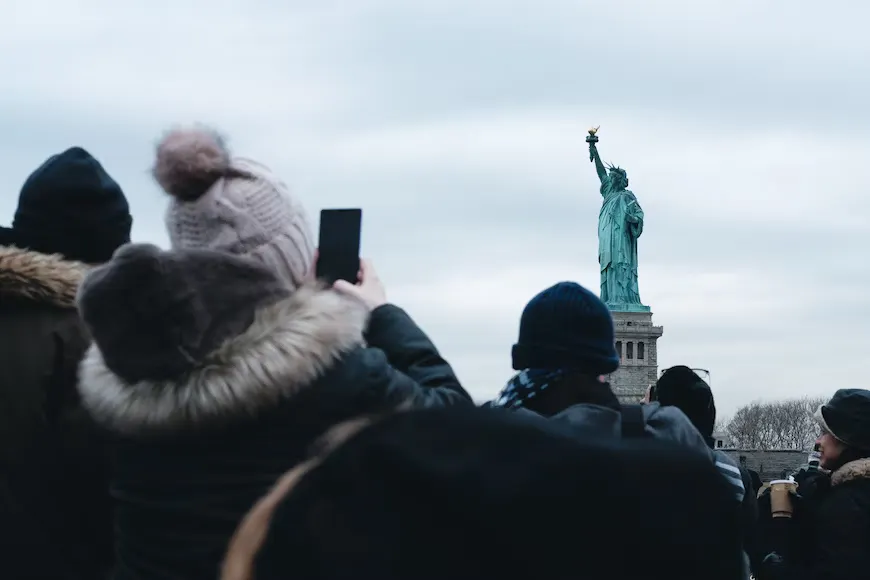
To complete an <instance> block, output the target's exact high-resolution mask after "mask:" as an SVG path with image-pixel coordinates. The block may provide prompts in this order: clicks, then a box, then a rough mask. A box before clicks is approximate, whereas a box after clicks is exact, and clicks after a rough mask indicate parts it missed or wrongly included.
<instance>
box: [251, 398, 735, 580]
mask: <svg viewBox="0 0 870 580" xmlns="http://www.w3.org/2000/svg"><path fill="white" fill-rule="evenodd" d="M602 474H606V477H602ZM626 534H628V535H630V536H631V537H632V538H634V539H635V540H636V541H632V542H631V548H630V550H631V557H626V556H625V545H624V544H622V543H620V542H618V541H615V539H618V538H621V537H625V536H626ZM740 553H741V546H740V534H739V528H738V514H737V512H736V511H735V510H734V507H733V496H732V495H731V492H730V490H729V489H728V485H727V483H726V482H725V480H724V478H723V477H722V476H721V475H720V474H719V472H718V471H717V470H716V468H715V467H714V466H713V464H712V463H711V462H710V459H709V457H708V456H706V455H705V454H700V453H698V452H696V451H694V450H690V449H687V448H684V447H681V446H677V445H673V444H670V443H668V442H661V441H653V440H632V441H620V442H608V441H603V440H594V439H586V440H578V439H577V438H576V437H573V436H571V434H569V433H568V432H566V431H565V430H563V427H562V426H561V424H558V423H554V422H552V421H547V420H545V419H543V418H541V417H536V416H527V415H520V414H517V413H511V412H506V411H503V410H500V409H474V408H470V409H459V408H456V407H453V408H449V409H441V410H426V411H410V412H405V413H398V414H396V415H394V416H390V417H388V418H386V419H384V420H382V421H381V422H379V423H376V424H374V425H373V426H372V427H369V428H367V429H365V430H363V431H362V432H361V433H359V434H358V435H356V436H355V437H353V438H351V439H350V440H349V441H347V442H346V443H344V444H343V445H342V446H340V447H338V449H336V450H335V451H333V452H332V453H331V454H330V455H328V456H327V457H326V458H325V460H324V461H323V463H321V464H320V465H319V466H316V467H314V468H313V469H312V470H311V471H310V472H308V473H307V474H306V475H305V476H304V477H303V478H302V479H301V480H300V481H299V482H298V483H297V484H296V485H295V487H294V488H293V490H292V491H291V492H290V493H289V494H287V495H286V496H285V497H284V498H283V499H282V500H281V501H280V503H279V505H278V506H277V508H276V509H275V511H274V512H273V514H272V518H271V524H270V529H269V530H268V532H267V536H266V539H265V542H264V544H263V545H262V547H261V549H260V550H259V552H258V554H257V555H256V557H255V561H254V566H255V571H254V574H253V577H256V578H257V579H258V580H273V579H274V580H278V579H285V578H306V579H308V580H338V579H344V578H381V579H384V580H387V579H393V578H396V579H398V578H414V579H416V580H428V579H433V580H434V579H443V578H490V577H493V578H497V577H501V576H505V575H509V576H510V577H513V578H523V579H531V578H548V579H562V578H564V579H569V578H646V577H648V576H649V575H655V573H656V572H658V571H667V573H666V574H665V575H666V576H667V577H668V578H669V579H671V580H679V579H685V580H689V579H691V580H696V579H698V578H704V579H705V580H714V579H717V580H718V579H722V580H725V579H728V580H733V579H735V578H740V577H741V576H740V569H741V565H742V560H741V555H740Z"/></svg>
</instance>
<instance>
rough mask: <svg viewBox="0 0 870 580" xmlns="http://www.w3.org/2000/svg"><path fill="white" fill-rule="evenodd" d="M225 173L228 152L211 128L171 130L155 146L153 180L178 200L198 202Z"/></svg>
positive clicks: (228, 156) (228, 164)
mask: <svg viewBox="0 0 870 580" xmlns="http://www.w3.org/2000/svg"><path fill="white" fill-rule="evenodd" d="M229 171H230V152H229V149H227V146H226V142H225V141H224V139H223V137H221V136H220V135H219V134H218V133H217V132H216V131H214V130H212V129H209V128H206V127H194V128H190V129H175V130H172V131H170V132H168V133H167V134H166V135H164V137H163V139H162V140H161V141H160V143H159V144H158V145H157V159H156V161H155V163H154V169H153V174H154V179H156V180H157V183H159V184H160V187H162V188H163V189H164V191H166V193H168V194H169V195H171V196H173V197H175V198H178V199H179V200H181V201H194V200H196V199H199V198H200V197H202V196H203V195H204V194H205V192H206V191H208V190H209V189H210V188H211V187H212V186H213V185H214V184H215V183H216V182H217V180H218V179H220V178H221V177H224V176H226V175H227V174H228V173H229Z"/></svg>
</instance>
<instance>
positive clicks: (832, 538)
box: [759, 459, 870, 580]
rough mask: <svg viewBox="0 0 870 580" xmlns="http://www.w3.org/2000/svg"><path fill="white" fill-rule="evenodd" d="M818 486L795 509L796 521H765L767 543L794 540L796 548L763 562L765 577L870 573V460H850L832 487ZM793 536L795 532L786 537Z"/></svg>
mask: <svg viewBox="0 0 870 580" xmlns="http://www.w3.org/2000/svg"><path fill="white" fill-rule="evenodd" d="M816 487H817V489H818V490H819V491H818V493H817V494H814V495H813V496H812V497H810V498H808V499H807V500H806V502H805V504H806V505H803V506H801V507H802V509H801V510H800V512H798V511H797V510H796V513H795V520H796V521H790V520H779V521H777V520H773V522H768V523H769V524H773V525H769V526H767V534H765V536H767V537H764V538H762V541H763V542H764V543H765V544H767V545H768V546H769V545H772V544H773V545H780V546H782V545H786V544H791V546H792V549H791V550H790V553H786V554H783V557H782V559H775V560H774V561H772V562H771V561H768V562H766V563H765V565H762V572H761V574H759V577H760V578H761V579H762V580H855V579H857V578H866V577H867V576H868V575H870V459H859V460H857V461H852V462H850V463H847V464H846V465H844V466H843V467H841V468H840V469H838V470H836V471H835V472H834V473H833V474H832V475H831V478H830V485H829V486H825V485H818V484H817V486H816ZM767 510H769V504H768V505H767ZM767 510H766V511H767ZM768 513H769V511H768ZM798 516H800V520H798ZM767 517H768V518H769V516H767ZM771 535H777V536H780V537H770V536H771ZM789 535H792V536H793V537H792V538H791V539H786V538H785V537H782V536H789ZM794 536H797V537H794ZM785 551H786V552H789V550H785Z"/></svg>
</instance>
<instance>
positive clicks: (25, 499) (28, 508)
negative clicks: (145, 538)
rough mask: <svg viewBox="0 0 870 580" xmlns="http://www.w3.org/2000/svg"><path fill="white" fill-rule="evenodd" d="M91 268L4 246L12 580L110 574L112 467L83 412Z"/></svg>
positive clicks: (4, 510)
mask: <svg viewBox="0 0 870 580" xmlns="http://www.w3.org/2000/svg"><path fill="white" fill-rule="evenodd" d="M85 271H86V268H85V266H83V265H82V264H78V263H75V262H69V261H65V260H63V259H61V258H59V257H57V256H48V255H45V254H40V253H37V252H31V251H27V250H21V249H18V248H13V247H0V369H2V372H0V538H2V540H0V561H2V562H3V567H4V569H6V570H9V572H8V575H5V574H4V575H2V576H3V577H4V578H5V577H8V578H16V579H20V580H26V579H29V578H51V579H57V580H64V579H79V578H82V579H88V580H91V579H94V578H101V577H102V578H105V577H106V574H107V573H108V571H109V569H110V567H111V557H112V516H111V511H110V509H111V503H110V499H109V476H108V462H107V460H106V457H105V454H104V452H103V448H102V445H103V443H102V442H101V440H100V437H99V433H98V431H97V430H96V428H95V425H94V424H93V423H92V422H91V421H90V420H89V417H88V416H87V413H85V412H84V410H83V409H82V408H81V407H80V406H79V403H78V395H77V392H76V369H77V367H78V363H79V361H80V360H81V358H82V357H83V356H84V354H85V351H86V350H87V347H88V344H89V342H90V340H89V338H88V335H87V332H86V331H85V329H84V326H83V324H82V322H81V321H80V320H79V316H78V313H77V312H76V308H75V295H76V290H77V288H78V285H79V283H80V282H81V279H82V277H83V276H84V273H85Z"/></svg>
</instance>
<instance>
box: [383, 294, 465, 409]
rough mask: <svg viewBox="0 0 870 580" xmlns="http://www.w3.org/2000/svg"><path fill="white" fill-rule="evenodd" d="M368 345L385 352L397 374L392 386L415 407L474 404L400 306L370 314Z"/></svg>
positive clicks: (444, 362) (424, 335) (426, 337)
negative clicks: (404, 395)
mask: <svg viewBox="0 0 870 580" xmlns="http://www.w3.org/2000/svg"><path fill="white" fill-rule="evenodd" d="M366 341H367V343H368V346H369V347H370V348H376V349H379V350H381V351H383V353H384V355H385V356H386V357H387V361H388V362H389V363H390V366H391V367H392V368H393V369H394V370H395V376H394V377H393V378H392V380H391V383H393V384H394V386H395V388H397V389H399V390H400V391H402V392H404V393H405V394H406V395H407V397H406V398H407V399H410V400H411V403H412V404H413V406H415V407H416V406H441V405H451V404H457V403H460V404H461V403H470V402H471V397H470V396H469V395H468V393H467V392H466V391H465V389H463V388H462V385H460V383H459V379H458V378H457V377H456V373H454V372H453V369H452V368H451V367H450V365H449V364H448V363H447V361H445V360H444V359H443V358H441V355H440V354H439V353H438V349H437V348H435V345H434V344H433V343H432V341H431V340H429V337H428V336H426V333H424V332H423V331H422V330H421V329H420V327H419V326H417V324H416V323H415V322H414V321H413V320H412V319H411V317H410V316H408V314H407V313H406V312H405V311H404V310H402V309H401V308H399V307H398V306H394V305H392V304H386V305H384V306H381V307H379V308H376V309H375V310H374V311H373V312H372V313H371V317H370V319H369V325H368V329H367V332H366Z"/></svg>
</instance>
